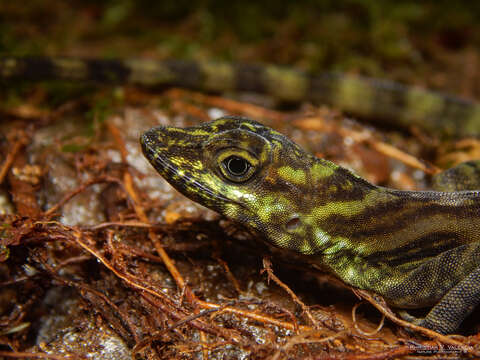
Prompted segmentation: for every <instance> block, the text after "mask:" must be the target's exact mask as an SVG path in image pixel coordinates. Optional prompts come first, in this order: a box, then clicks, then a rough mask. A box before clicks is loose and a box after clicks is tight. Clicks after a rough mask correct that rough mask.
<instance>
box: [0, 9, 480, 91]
mask: <svg viewBox="0 0 480 360" xmlns="http://www.w3.org/2000/svg"><path fill="white" fill-rule="evenodd" d="M479 14H480V3H478V2H474V1H438V0H437V1H435V0H430V1H422V2H419V1H393V0H389V1H377V0H363V1H362V0H343V1H341V0H336V1H333V0H323V1H313V0H307V1H288V0H275V1H274V0H267V1H215V0H177V1H148V0H116V1H114V0H110V1H93V0H71V1H64V0H29V1H26V2H22V1H17V2H15V1H10V0H1V1H0V55H6V54H8V55H40V54H41V55H72V56H95V57H124V56H142V57H151V58H159V59H164V58H167V57H175V58H189V59H216V60H231V61H248V62H260V63H275V64H283V65H292V66H295V67H298V68H300V69H303V70H307V71H312V72H321V71H332V70H333V71H344V72H353V73H361V74H365V75H370V76H376V77H385V78H390V79H393V80H398V81H402V82H406V83H410V84H420V85H424V86H427V87H430V88H435V89H443V90H448V91H449V92H452V93H457V94H460V95H464V96H468V97H475V96H476V95H477V94H478V93H479V89H477V87H478V86H477V85H476V84H477V83H479V81H478V80H479V78H478V74H477V71H476V68H477V67H478V66H476V65H478V49H479V45H480V31H479V30H480V25H479V24H480V21H479V20H480V17H479Z"/></svg>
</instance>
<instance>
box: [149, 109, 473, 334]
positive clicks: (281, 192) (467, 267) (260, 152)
mask: <svg viewBox="0 0 480 360" xmlns="http://www.w3.org/2000/svg"><path fill="white" fill-rule="evenodd" d="M141 143H142V148H143V152H144V154H145V156H146V157H147V159H148V160H149V161H150V162H151V163H152V165H153V166H154V167H155V169H156V170H157V171H158V172H159V173H160V174H161V175H162V176H163V177H164V178H165V179H166V180H167V181H168V182H170V184H172V185H173V186H174V187H175V188H176V189H177V190H179V191H180V192H182V193H183V194H185V195H186V196H187V197H189V198H191V199H192V200H194V201H197V202H199V203H200V204H203V205H205V206H207V207H209V208H211V209H214V210H216V211H217V212H219V213H221V214H223V215H225V216H226V217H228V218H230V219H233V220H236V221H238V222H240V223H242V224H244V225H246V226H247V227H249V228H251V229H254V230H255V231H256V232H258V233H259V234H260V235H261V236H263V238H265V239H266V241H268V242H269V243H271V244H273V245H274V246H276V247H279V248H283V249H287V250H291V251H294V252H298V253H302V254H305V255H306V256H308V257H309V258H310V259H311V261H312V262H314V263H317V264H319V265H321V266H322V267H325V268H326V269H327V270H328V271H330V272H331V273H332V274H334V275H336V276H337V277H339V278H340V279H341V280H343V281H344V282H345V283H347V284H350V285H352V286H354V287H358V288H361V289H366V290H371V291H373V292H375V293H378V294H380V295H382V296H383V297H384V298H385V299H386V300H387V301H388V302H389V303H390V304H392V305H394V306H397V307H402V308H419V307H427V306H433V309H432V310H431V312H430V313H429V314H428V315H427V316H426V318H424V319H421V320H417V321H416V322H417V323H418V324H420V325H423V326H426V327H429V328H431V329H434V330H437V331H439V332H442V333H451V332H454V331H455V330H456V329H457V328H458V326H459V325H460V323H461V322H462V321H463V319H464V318H465V317H466V316H467V315H468V314H469V313H470V312H471V311H472V309H473V308H474V307H475V306H476V305H477V303H478V302H479V300H480V267H479V264H480V232H479V230H478V229H479V228H480V193H479V192H477V191H459V192H458V191H457V192H436V191H430V192H420V191H398V190H393V189H387V188H381V187H377V186H374V185H372V184H370V183H368V182H367V181H365V180H363V179H362V178H360V177H358V176H356V175H354V174H353V173H351V172H350V171H348V170H346V169H344V168H342V167H340V166H337V165H335V164H334V163H332V162H329V161H327V160H323V159H319V158H316V157H314V156H312V155H311V154H309V153H307V152H305V151H304V150H302V149H301V148H300V147H299V146H297V145H296V144H294V143H293V142H292V141H290V140H289V139H288V138H286V137H285V136H283V135H282V134H280V133H278V132H277V131H275V130H272V129H270V128H268V127H265V126H263V125H261V124H259V123H257V122H255V121H252V120H248V119H245V118H236V117H225V118H221V119H218V120H215V121H212V122H210V123H205V124H202V125H199V126H195V127H190V128H184V129H182V128H175V127H159V128H154V129H151V130H149V131H147V132H146V133H145V134H144V135H143V136H142V137H141Z"/></svg>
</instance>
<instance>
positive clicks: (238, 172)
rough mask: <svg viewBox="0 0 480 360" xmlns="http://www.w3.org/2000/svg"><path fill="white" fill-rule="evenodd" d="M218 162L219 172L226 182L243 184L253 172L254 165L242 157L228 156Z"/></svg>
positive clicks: (222, 157)
mask: <svg viewBox="0 0 480 360" xmlns="http://www.w3.org/2000/svg"><path fill="white" fill-rule="evenodd" d="M219 160H220V161H219V162H220V163H219V165H220V166H219V167H220V172H221V174H222V175H223V177H225V178H226V179H227V180H230V181H233V182H236V183H243V182H245V181H247V180H248V179H250V177H251V176H252V175H253V173H254V172H255V166H254V164H252V162H250V161H249V160H247V159H246V158H245V157H243V156H240V155H236V154H235V155H231V154H229V155H227V156H221V159H219Z"/></svg>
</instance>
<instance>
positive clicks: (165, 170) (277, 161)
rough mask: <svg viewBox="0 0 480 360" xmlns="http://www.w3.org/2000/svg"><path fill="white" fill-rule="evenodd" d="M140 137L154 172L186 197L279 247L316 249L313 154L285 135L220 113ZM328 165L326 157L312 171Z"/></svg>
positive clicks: (305, 251) (327, 167)
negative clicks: (312, 214)
mask: <svg viewBox="0 0 480 360" xmlns="http://www.w3.org/2000/svg"><path fill="white" fill-rule="evenodd" d="M140 142H141V144H142V149H143V152H144V154H145V156H146V158H147V159H148V160H149V161H150V163H151V164H152V165H153V167H154V168H155V169H156V170H157V171H158V173H160V175H162V176H163V177H164V178H165V179H166V180H167V181H168V182H169V183H170V184H171V185H172V186H173V187H174V188H176V189H177V190H178V191H180V192H181V193H182V194H184V195H185V196H187V197H188V198H190V199H192V200H194V201H196V202H198V203H200V204H202V205H204V206H206V207H208V208H211V209H213V210H215V211H217V212H219V213H221V214H223V215H225V216H226V217H228V218H230V219H232V220H236V221H238V222H240V223H242V224H244V225H246V226H247V227H250V228H253V229H254V230H256V231H258V232H260V233H261V234H262V235H263V236H264V237H265V238H266V239H267V240H268V241H269V242H270V243H273V244H274V245H276V246H278V247H281V248H287V249H291V250H295V251H298V252H302V253H305V254H311V253H314V252H316V250H317V249H316V245H315V244H317V243H318V242H315V241H313V240H312V239H313V236H312V234H311V233H312V231H313V230H312V227H313V224H312V221H311V218H310V216H309V215H308V214H307V213H306V211H309V210H308V209H310V208H311V207H312V204H311V203H310V202H312V201H313V200H312V197H311V196H310V197H309V196H308V194H311V193H312V192H313V190H312V189H310V186H312V185H311V182H312V172H311V169H312V168H313V167H314V165H315V164H318V161H319V159H316V158H314V157H313V156H312V155H310V154H308V153H306V152H305V151H303V150H302V149H301V148H300V147H299V146H298V145H296V144H295V143H293V142H292V141H290V140H289V139H288V138H287V137H285V136H284V135H282V134H280V133H279V132H277V131H275V130H273V129H270V128H268V127H266V126H264V125H262V124H260V123H257V122H255V121H252V120H248V119H245V118H239V117H223V118H220V119H218V120H215V121H212V122H209V123H205V124H202V125H199V126H194V127H189V128H176V127H158V128H153V129H150V130H148V131H147V132H145V133H144V134H143V135H142V137H141V139H140ZM335 166H336V165H334V164H332V163H329V162H327V164H322V169H319V170H321V171H320V172H319V171H317V173H320V174H321V172H322V171H323V172H325V171H327V172H332V171H334V170H333V168H332V167H335ZM329 167H331V168H332V169H330V168H329ZM325 175H327V174H325Z"/></svg>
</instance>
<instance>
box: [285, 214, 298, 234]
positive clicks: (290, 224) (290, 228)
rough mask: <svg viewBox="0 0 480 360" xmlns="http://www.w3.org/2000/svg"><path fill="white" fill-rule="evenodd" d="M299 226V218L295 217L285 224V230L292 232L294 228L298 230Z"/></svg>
mask: <svg viewBox="0 0 480 360" xmlns="http://www.w3.org/2000/svg"><path fill="white" fill-rule="evenodd" d="M300 224H301V221H300V218H298V217H296V216H295V217H293V218H291V219H290V220H288V221H287V223H286V224H285V228H286V229H287V231H293V230H295V229H296V228H298V227H299V226H300Z"/></svg>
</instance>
